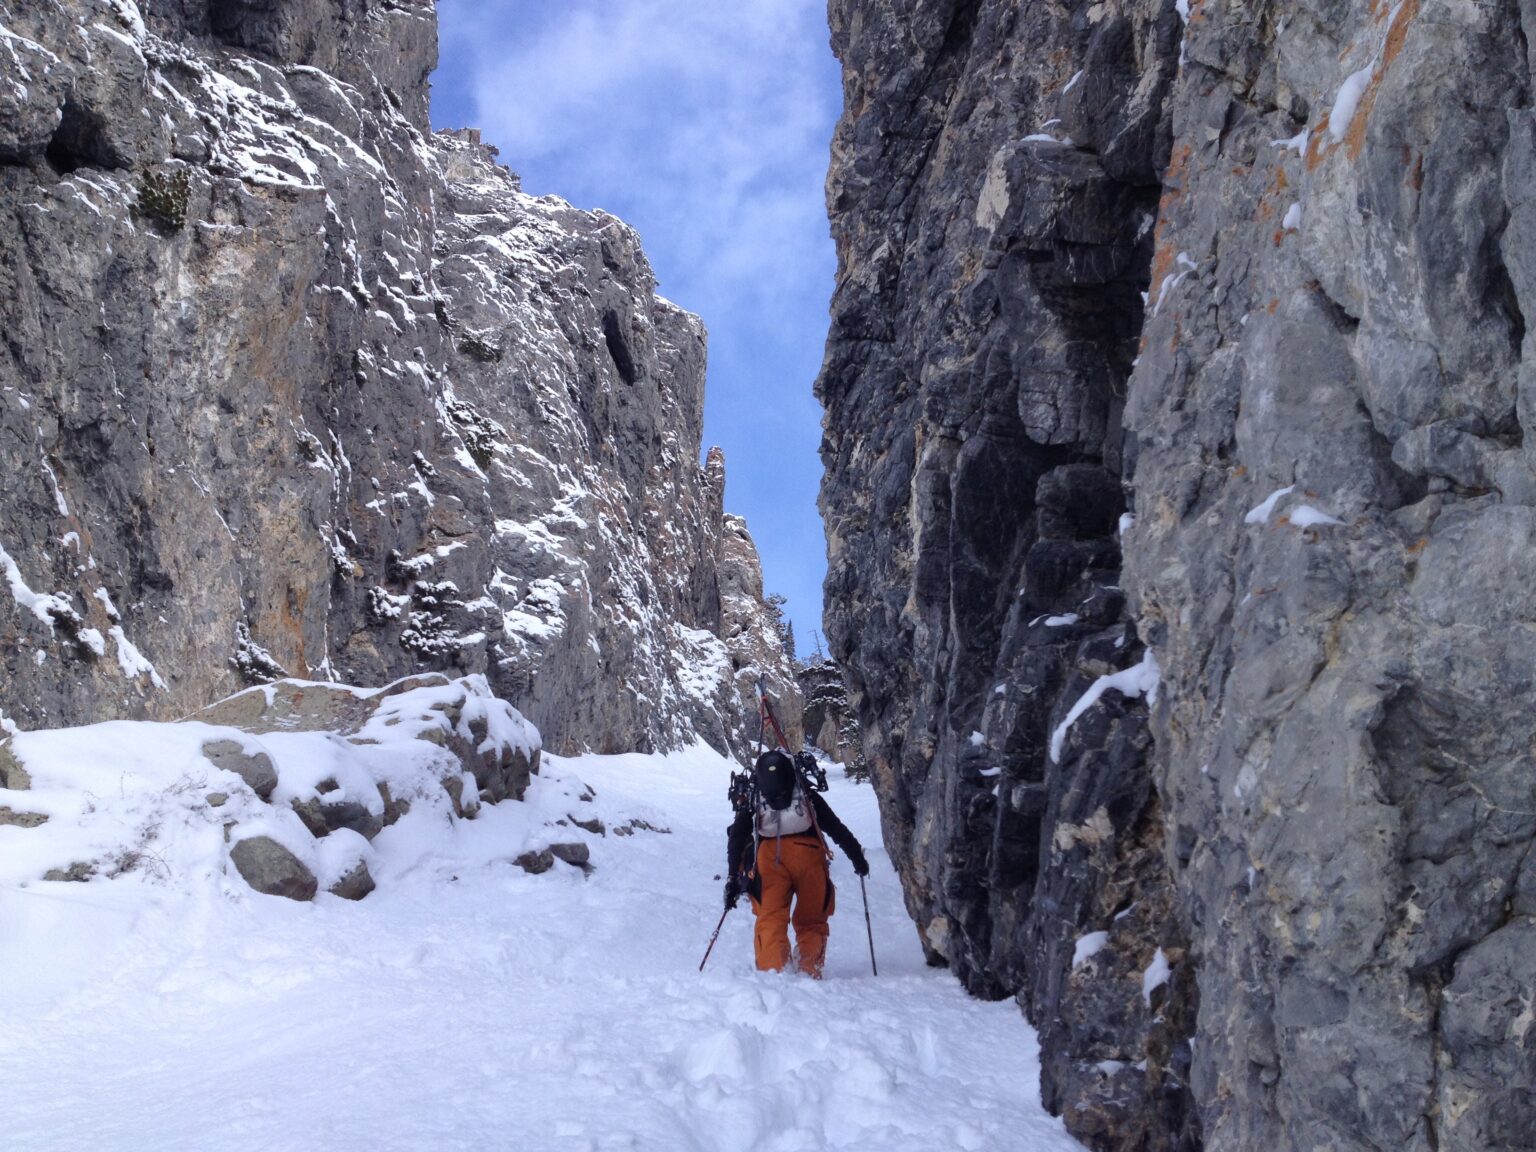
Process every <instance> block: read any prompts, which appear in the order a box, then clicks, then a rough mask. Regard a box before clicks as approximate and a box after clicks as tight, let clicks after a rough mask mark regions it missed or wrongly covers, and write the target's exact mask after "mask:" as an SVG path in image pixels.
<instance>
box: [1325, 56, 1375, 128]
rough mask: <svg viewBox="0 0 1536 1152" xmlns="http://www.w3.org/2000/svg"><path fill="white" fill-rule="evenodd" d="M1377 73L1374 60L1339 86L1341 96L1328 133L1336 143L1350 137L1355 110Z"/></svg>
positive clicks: (1331, 118) (1335, 102)
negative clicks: (1374, 74) (1350, 125)
mask: <svg viewBox="0 0 1536 1152" xmlns="http://www.w3.org/2000/svg"><path fill="white" fill-rule="evenodd" d="M1375 71H1376V62H1375V61H1374V60H1373V61H1372V62H1371V63H1370V64H1369V65H1367V66H1366V67H1364V68H1362V69H1360V71H1358V72H1351V73H1350V74H1349V76H1348V78H1346V79H1345V81H1344V83H1342V84H1340V85H1339V94H1338V95H1337V96H1336V97H1334V101H1333V111H1332V112H1330V113H1329V114H1328V132H1329V134H1330V135H1331V136H1332V137H1333V139H1334V141H1335V142H1336V143H1337V142H1340V141H1342V140H1343V139H1344V137H1345V136H1347V135H1349V122H1350V121H1351V120H1353V119H1354V118H1355V109H1356V108H1358V107H1359V106H1360V97H1362V96H1364V95H1365V90H1366V88H1367V87H1368V86H1369V85H1370V82H1371V75H1372V73H1374V72H1375Z"/></svg>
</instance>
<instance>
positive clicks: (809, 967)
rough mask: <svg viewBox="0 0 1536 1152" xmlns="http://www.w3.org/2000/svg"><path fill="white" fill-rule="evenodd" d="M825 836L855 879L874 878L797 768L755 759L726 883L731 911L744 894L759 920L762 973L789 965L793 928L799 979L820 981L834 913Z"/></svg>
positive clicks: (776, 753)
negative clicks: (801, 976) (801, 975)
mask: <svg viewBox="0 0 1536 1152" xmlns="http://www.w3.org/2000/svg"><path fill="white" fill-rule="evenodd" d="M823 832H825V833H827V834H828V835H830V836H831V837H832V839H833V840H834V841H835V842H836V844H837V846H838V847H839V848H841V849H842V850H843V851H844V853H846V854H847V856H848V859H849V860H850V861H851V862H852V864H853V871H854V873H855V874H856V875H858V876H868V875H869V864H868V862H867V861H866V860H865V859H864V850H863V849H862V848H860V847H859V842H858V840H856V839H855V838H854V835H853V833H852V832H850V831H848V829H847V827H846V826H845V825H844V824H843V822H842V821H841V820H839V819H838V818H837V816H836V814H834V813H833V811H832V809H831V807H829V806H828V804H827V802H826V801H825V800H823V799H822V798H821V797H820V796H818V795H817V794H816V793H815V791H813V790H812V789H811V788H809V787H807V785H806V781H805V779H804V778H803V777H802V775H801V772H800V769H799V767H798V766H797V765H796V764H795V761H794V760H792V759H790V757H789V756H788V754H786V753H785V752H782V751H780V750H778V749H771V750H769V751H767V752H764V753H763V754H762V755H761V756H759V757H758V758H757V764H756V766H755V767H754V768H753V770H752V776H751V784H750V787H749V788H747V789H746V791H745V794H744V795H743V797H742V802H741V803H740V805H739V806H738V808H737V811H736V819H735V820H734V821H733V822H732V823H731V827H730V831H729V834H728V836H727V849H726V851H727V855H728V860H727V869H728V870H727V872H726V876H727V877H728V879H727V880H726V882H725V906H726V908H727V909H728V910H729V909H731V908H734V907H735V906H736V902H737V901H738V900H739V899H741V894H742V893H743V892H745V893H747V895H748V896H749V897H750V898H751V900H752V911H753V913H754V914H755V915H756V916H757V930H756V932H755V933H754V934H753V946H754V950H755V951H756V953H757V966H758V968H759V969H760V970H762V971H773V972H777V971H781V970H782V969H784V968H785V967H786V966H787V965H788V964H789V961H790V950H789V926H790V923H791V922H793V923H794V926H795V944H796V948H797V950H798V953H799V968H800V971H802V972H804V973H806V974H807V975H809V976H812V977H815V978H816V979H818V980H819V979H821V968H822V963H823V962H824V960H825V959H826V954H827V918H828V917H829V916H831V915H832V913H833V911H834V910H835V908H836V894H835V891H834V889H833V886H832V873H831V867H830V865H831V861H832V853H831V851H830V850H829V849H828V848H827V845H826V841H824V840H823V839H822V833H823ZM791 901H793V904H794V912H793V915H791V912H790V905H791Z"/></svg>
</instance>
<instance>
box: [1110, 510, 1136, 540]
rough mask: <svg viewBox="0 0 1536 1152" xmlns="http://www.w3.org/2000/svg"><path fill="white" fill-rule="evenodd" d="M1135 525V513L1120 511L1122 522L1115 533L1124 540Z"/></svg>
mask: <svg viewBox="0 0 1536 1152" xmlns="http://www.w3.org/2000/svg"><path fill="white" fill-rule="evenodd" d="M1134 527H1136V515H1135V513H1133V512H1122V513H1120V523H1119V524H1118V525H1117V526H1116V528H1115V535H1116V536H1118V537H1119V538H1120V539H1121V540H1124V539H1125V534H1126V533H1127V532H1129V531H1130V530H1131V529H1132V528H1134Z"/></svg>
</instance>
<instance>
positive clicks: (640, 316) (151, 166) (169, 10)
mask: <svg viewBox="0 0 1536 1152" xmlns="http://www.w3.org/2000/svg"><path fill="white" fill-rule="evenodd" d="M0 25H3V26H4V28H5V34H4V37H3V45H0V330H3V331H5V332H6V334H7V339H6V340H5V341H4V343H3V345H0V466H3V468H4V470H5V473H6V475H7V477H8V480H7V483H6V485H5V487H4V491H3V493H0V569H3V575H4V577H5V580H4V588H5V593H4V594H0V659H3V661H4V668H5V671H4V676H5V690H4V694H3V697H0V707H3V708H4V709H5V711H6V713H7V714H9V715H10V716H12V717H14V718H15V719H17V720H19V721H21V722H22V723H23V724H24V725H28V724H30V725H42V724H49V723H60V722H68V723H81V722H85V721H89V720H96V719H105V718H109V717H142V716H148V717H157V718H158V717H168V716H180V715H185V714H187V713H188V712H191V711H194V710H196V709H197V708H199V707H202V706H203V705H206V704H207V703H209V702H210V701H212V700H214V699H218V698H220V697H223V696H227V695H228V694H229V693H231V692H232V691H234V690H236V689H238V688H239V687H241V686H242V685H243V684H245V683H257V682H264V681H269V680H273V679H278V678H281V677H283V676H285V675H291V676H298V677H305V678H311V679H332V678H344V679H346V680H348V681H350V682H354V683H384V682H387V681H389V680H392V679H395V678H396V677H399V676H402V675H405V674H408V673H411V672H413V671H417V670H421V669H433V670H441V671H444V672H447V673H449V674H452V675H459V674H463V673H484V674H485V675H486V676H488V677H489V678H490V680H491V682H492V685H493V688H494V690H495V691H496V692H497V693H498V694H499V695H501V696H503V697H505V698H506V699H509V700H512V701H515V702H516V704H517V705H518V706H519V708H520V709H521V710H522V711H523V712H525V713H526V714H527V715H528V716H529V718H530V719H532V720H533V721H534V722H535V723H536V724H537V725H538V726H539V727H540V728H541V729H542V731H543V732H544V734H545V737H546V740H547V742H548V745H549V747H551V748H552V749H555V750H572V749H575V748H579V747H583V746H586V747H592V748H595V749H598V750H603V751H612V750H619V749H632V748H642V749H644V748H650V747H658V746H672V745H675V744H678V743H681V742H684V741H687V740H690V739H693V738H695V737H702V738H704V739H707V740H709V741H710V742H711V743H713V744H715V745H716V746H717V747H719V748H722V749H726V750H731V751H739V750H740V749H741V748H742V747H743V746H744V743H745V740H746V734H747V732H748V729H749V728H750V727H752V725H751V723H750V717H751V716H752V715H753V713H755V709H753V710H749V712H748V714H747V717H745V718H744V717H743V716H742V715H741V711H742V710H741V706H740V703H739V701H738V699H737V690H736V685H735V683H734V676H733V675H732V674H730V671H729V669H730V664H731V661H732V659H733V657H734V658H736V659H738V660H739V662H741V663H743V664H745V663H747V662H749V661H750V660H756V659H757V656H756V655H755V654H752V655H749V654H747V653H745V652H740V653H736V652H732V651H731V650H730V649H729V648H728V647H727V646H726V645H725V644H724V643H723V642H722V640H721V636H722V632H723V629H724V616H725V613H726V612H727V609H726V607H725V606H724V604H723V602H722V589H721V579H722V577H721V572H722V565H723V564H724V565H726V566H728V567H729V566H731V565H734V564H736V563H737V558H736V557H735V556H734V555H733V556H732V558H731V559H729V560H727V559H726V558H725V555H724V553H725V552H726V550H727V549H728V548H734V547H735V543H734V539H735V536H736V534H737V528H736V526H734V525H732V526H730V527H727V526H726V524H725V522H724V516H723V498H724V471H723V463H721V462H718V461H717V462H716V464H715V465H714V466H712V467H711V469H709V470H708V471H707V472H706V470H704V469H701V468H700V467H699V465H698V453H699V441H700V436H701V430H702V420H703V383H704V359H705V347H704V344H705V341H704V332H703V329H702V326H701V325H700V323H699V322H698V320H697V319H696V318H695V317H693V316H691V315H689V314H687V313H685V312H683V311H681V310H680V309H678V308H676V307H675V306H673V305H672V304H670V303H668V302H667V301H665V300H663V299H661V298H660V297H658V296H657V295H656V294H655V281H654V277H653V276H652V274H651V271H650V268H649V266H648V265H647V263H646V260H645V257H644V255H643V253H642V252H641V250H640V246H639V242H638V239H637V238H636V236H635V234H634V232H633V231H632V230H630V229H629V228H628V227H627V226H625V225H624V224H623V223H622V222H620V221H618V220H616V219H614V218H613V217H611V216H607V215H605V214H603V213H601V212H591V213H589V212H580V211H577V210H575V209H573V208H571V207H570V206H568V205H566V204H565V203H563V202H561V201H559V200H556V199H554V198H543V199H535V198H533V197H529V196H526V195H524V194H522V193H521V191H520V190H519V186H518V181H517V178H516V177H515V176H514V175H512V174H511V173H510V172H509V171H507V170H506V169H505V168H502V167H500V166H498V165H497V164H496V163H495V162H494V150H493V149H489V148H487V147H485V146H483V145H481V144H480V143H479V140H478V134H477V133H474V132H462V133H450V134H436V135H434V134H432V133H431V131H430V128H429V123H428V118H427V83H426V77H427V75H428V73H429V72H430V70H431V69H432V67H433V66H434V64H435V60H436V24H435V15H434V11H433V6H432V4H431V3H429V2H428V0H347V2H346V3H340V2H336V0H305V2H301V0H276V2H271V0H263V2H259V3H258V2H256V0H213V2H206V3H205V2H201V0H199V2H197V3H193V2H191V0H142V2H141V3H139V4H137V5H136V4H135V3H134V0H37V2H28V3H14V2H3V0H0ZM759 583H760V578H759ZM732 611H735V609H732ZM759 611H761V606H759ZM759 663H761V662H759ZM768 663H769V664H770V665H772V666H771V667H768V668H766V669H765V672H766V673H767V674H768V675H769V676H770V677H772V678H774V679H775V683H776V686H777V687H779V688H781V689H783V690H784V692H785V694H786V696H787V695H788V694H789V693H790V692H791V690H792V677H791V674H790V670H789V668H788V665H787V662H785V661H783V660H782V654H780V659H779V661H777V662H775V661H771V660H770V661H769V662H768ZM779 664H782V667H779V666H778V665H779Z"/></svg>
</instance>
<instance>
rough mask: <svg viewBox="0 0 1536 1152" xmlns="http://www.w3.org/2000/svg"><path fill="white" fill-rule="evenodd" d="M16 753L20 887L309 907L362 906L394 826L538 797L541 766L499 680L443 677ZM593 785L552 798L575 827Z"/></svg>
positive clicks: (29, 736) (556, 826)
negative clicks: (164, 891)
mask: <svg viewBox="0 0 1536 1152" xmlns="http://www.w3.org/2000/svg"><path fill="white" fill-rule="evenodd" d="M8 750H9V753H10V755H11V756H12V758H13V759H14V760H15V761H16V762H17V763H25V764H26V765H27V766H28V768H29V769H30V774H31V776H33V777H35V780H33V781H32V784H33V786H32V787H30V788H29V789H28V790H27V791H26V792H20V791H18V795H17V797H16V800H17V801H18V802H23V801H24V802H25V805H26V807H27V808H28V809H32V808H36V809H38V811H36V812H32V811H15V810H13V809H12V808H11V807H9V806H7V805H0V825H5V824H10V825H14V826H17V827H20V828H23V829H27V830H28V831H27V832H26V841H25V842H21V843H18V844H16V845H15V847H16V849H17V851H16V852H14V853H12V855H11V856H9V857H8V858H7V859H8V863H9V867H8V877H7V878H8V879H10V880H12V881H14V882H16V883H19V884H21V885H23V886H25V885H27V884H30V883H31V882H32V881H34V880H36V879H38V878H42V879H44V880H68V881H89V880H91V879H92V878H95V877H106V878H112V877H116V876H120V875H124V874H126V873H132V872H139V873H144V874H146V875H150V876H153V878H154V879H155V880H157V881H158V882H161V883H167V884H170V883H178V882H190V883H199V882H208V881H210V880H213V881H215V882H218V881H219V879H220V878H221V877H223V876H229V875H238V876H239V877H240V879H241V880H242V881H243V882H244V884H245V885H246V886H248V887H249V888H251V889H254V890H255V891H257V892H260V893H263V894H265V895H269V896H282V897H286V898H287V899H291V900H300V901H307V900H312V899H314V898H315V896H316V894H317V893H318V892H319V891H320V890H321V889H322V888H323V889H324V890H325V891H327V892H329V893H331V894H332V895H335V896H339V897H341V898H343V899H346V900H361V899H363V898H364V897H366V896H367V895H368V894H369V893H370V892H372V891H373V890H374V888H375V886H376V882H375V879H374V876H373V873H372V870H371V869H370V867H369V862H370V860H374V859H376V858H377V857H376V855H375V852H376V848H375V846H374V844H373V842H374V841H375V840H376V839H378V838H379V837H380V836H381V835H382V834H383V833H384V831H385V830H386V829H388V828H390V827H392V826H393V825H395V824H396V823H398V822H399V821H400V820H401V819H402V818H403V817H406V816H411V817H412V818H413V819H414V820H415V821H416V822H417V825H418V826H420V825H422V824H431V825H440V823H441V822H443V821H447V823H449V824H452V823H453V822H454V821H455V820H456V819H473V818H475V817H476V816H478V815H479V813H480V810H481V806H482V805H488V804H499V803H502V802H504V801H519V800H522V799H524V797H525V794H526V793H527V791H528V789H529V787H530V786H531V784H532V782H533V777H534V776H535V775H537V774H538V771H539V763H540V759H541V748H540V740H539V733H538V732H537V730H535V729H534V728H533V727H532V726H531V725H530V724H528V723H527V721H526V720H525V719H524V718H523V717H522V716H521V715H520V714H519V713H518V712H517V710H516V709H514V708H512V707H511V706H510V705H508V704H507V703H506V702H505V701H502V700H499V699H497V698H496V697H495V696H494V695H493V694H492V693H491V691H490V688H489V686H488V685H487V683H486V680H485V678H484V677H483V676H466V677H462V678H460V679H458V680H448V679H447V678H446V677H443V676H440V675H435V674H434V675H426V676H414V677H409V678H407V679H405V680H401V681H398V682H396V683H394V684H390V685H387V686H386V687H384V688H379V689H365V688H356V687H352V686H349V685H341V684H316V683H310V682H303V681H291V680H284V681H278V682H276V683H274V684H270V685H266V686H264V687H261V688H255V689H251V690H250V691H248V692H246V693H242V694H240V695H237V696H234V697H231V698H230V699H228V700H224V701H220V702H219V703H217V704H215V705H213V706H212V707H210V708H207V709H205V710H204V711H203V712H201V713H199V714H198V715H197V716H195V717H192V718H190V719H188V720H184V721H179V722H175V723H150V722H144V723H119V724H110V725H101V724H97V725H85V726H80V727H71V728H62V729H50V730H46V731H41V732H23V733H17V734H15V735H14V736H13V737H12V739H11V741H10V743H9V745H8ZM107 779H115V780H117V781H118V785H117V791H116V793H115V794H114V795H112V796H111V797H103V796H102V795H101V793H102V791H103V790H105V789H104V786H103V784H102V781H103V780H107ZM576 787H579V784H577V785H575V786H573V785H572V783H571V782H570V781H569V780H567V781H566V782H564V783H556V784H554V785H552V786H551V787H550V788H548V789H546V791H549V792H552V793H554V794H556V795H559V794H562V793H564V794H568V796H569V800H570V802H571V804H572V812H573V814H572V816H571V817H570V818H569V820H570V821H571V822H577V821H579V820H580V817H578V816H576V815H575V813H576V812H581V813H588V812H589V809H587V808H586V807H584V805H585V804H586V803H587V802H588V801H590V799H591V798H592V794H591V793H590V792H589V791H587V790H586V789H585V788H582V789H581V791H580V794H579V795H578V794H576V791H575V788H576ZM537 810H538V807H537V805H534V806H531V811H533V812H536V811H537ZM590 822H591V820H590V817H588V823H590ZM528 823H529V827H528V828H527V829H526V830H525V834H528V833H531V834H536V835H544V836H548V835H553V834H554V833H555V832H556V831H557V830H559V831H564V829H563V828H561V826H562V825H565V824H567V820H556V821H551V822H549V827H547V828H540V827H538V818H537V816H534V817H532V819H531V820H529V822H528ZM168 830H169V831H171V832H172V833H173V834H170V835H167V832H168ZM516 834H517V833H516V832H513V833H512V835H514V836H515V835H516ZM415 835H417V833H415V832H407V833H406V834H405V836H404V837H403V839H397V841H396V842H395V843H396V844H397V845H400V844H402V843H403V844H405V845H409V844H411V843H412V842H413V838H414V836H415ZM381 843H382V842H381ZM564 847H565V848H566V850H567V854H566V855H564V856H561V859H571V860H573V861H574V860H575V856H576V855H577V853H578V852H579V851H581V850H584V846H582V848H581V849H578V848H575V847H571V846H570V845H565V846H564ZM407 851H409V849H407ZM82 852H84V853H88V855H86V857H85V858H83V859H82V858H80V854H81V853H82ZM557 854H558V851H557ZM577 863H578V866H579V865H580V864H583V863H585V861H577ZM55 865H57V866H55Z"/></svg>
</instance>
